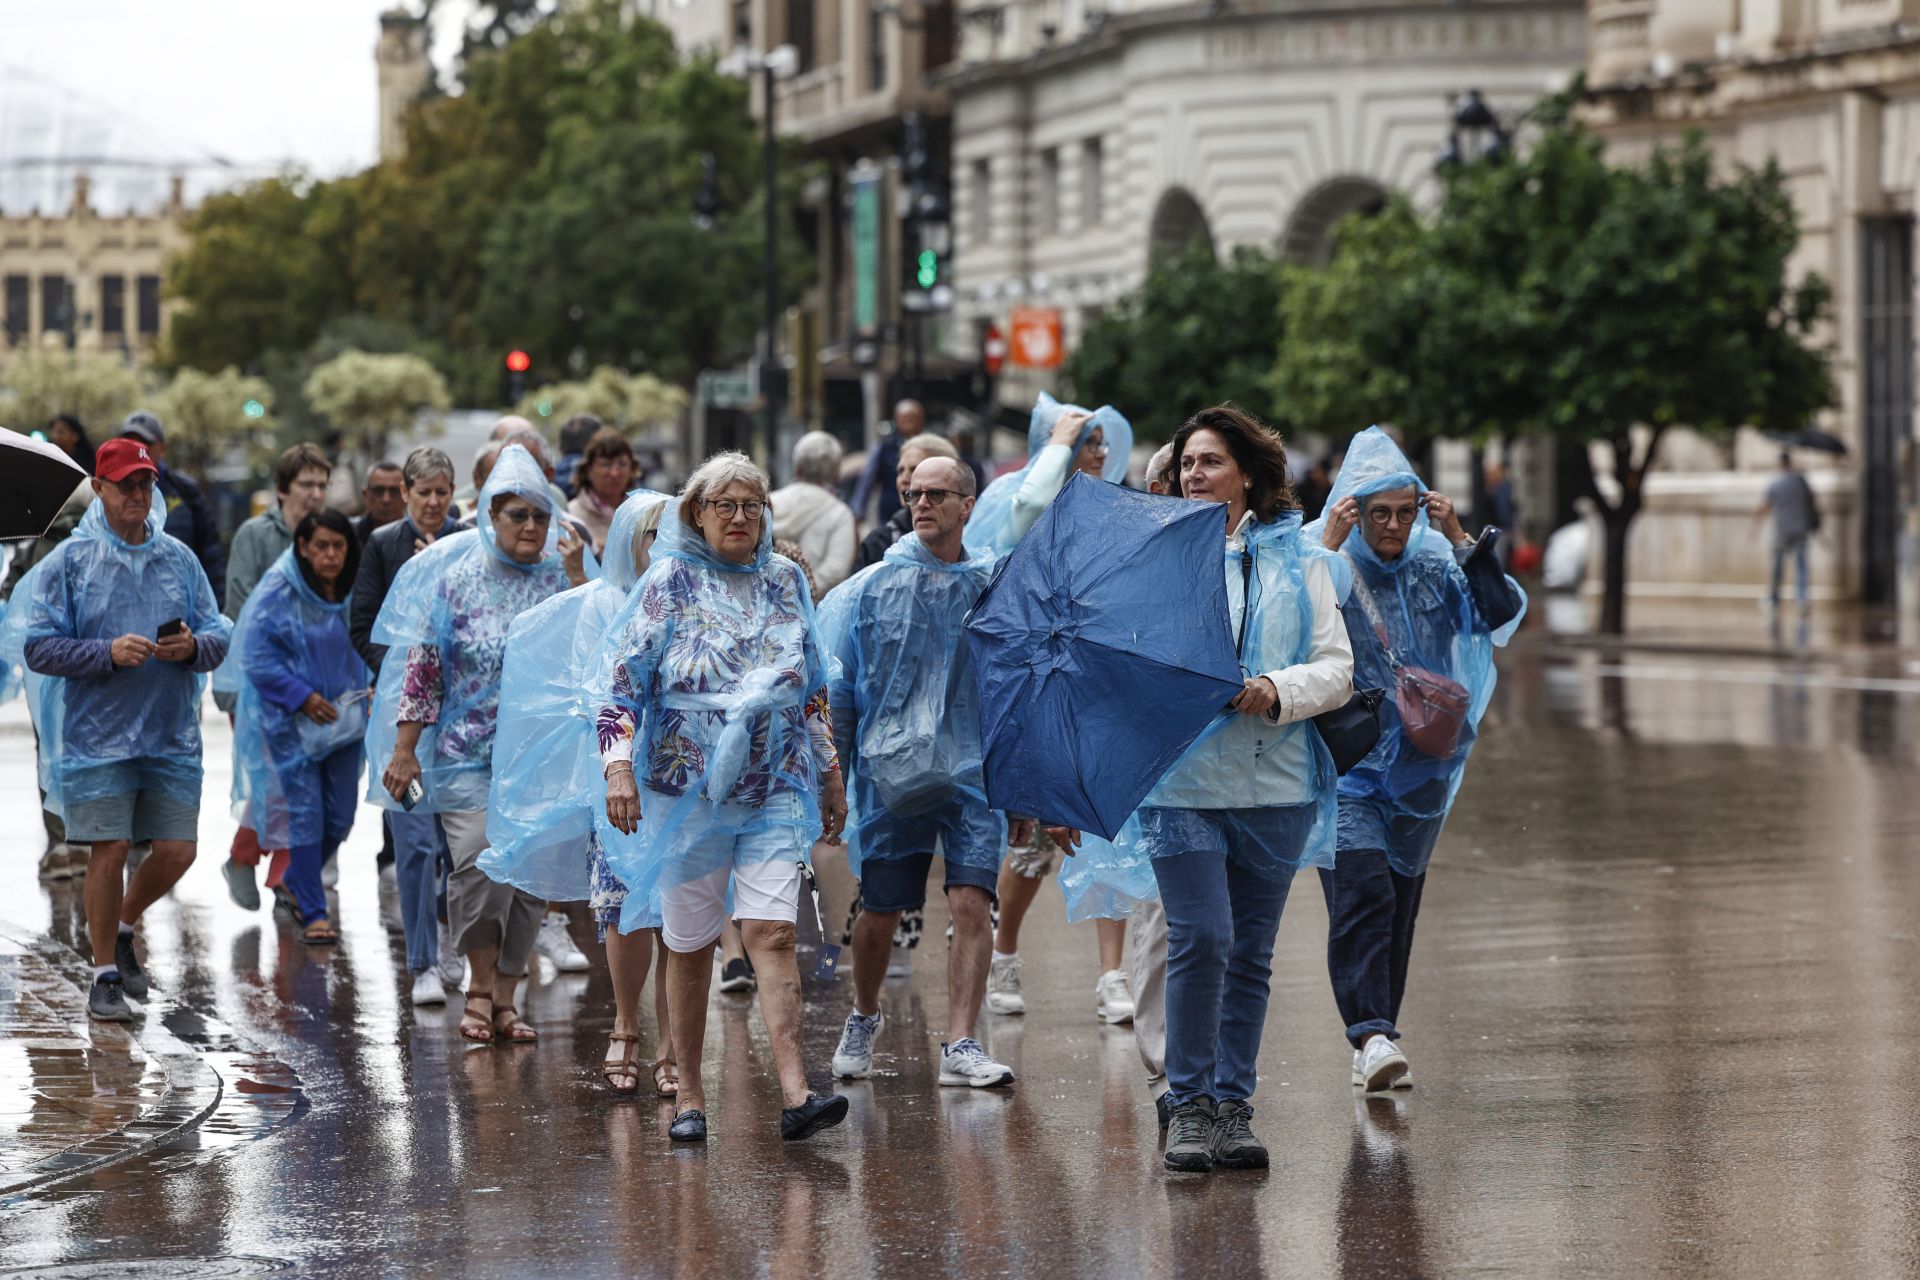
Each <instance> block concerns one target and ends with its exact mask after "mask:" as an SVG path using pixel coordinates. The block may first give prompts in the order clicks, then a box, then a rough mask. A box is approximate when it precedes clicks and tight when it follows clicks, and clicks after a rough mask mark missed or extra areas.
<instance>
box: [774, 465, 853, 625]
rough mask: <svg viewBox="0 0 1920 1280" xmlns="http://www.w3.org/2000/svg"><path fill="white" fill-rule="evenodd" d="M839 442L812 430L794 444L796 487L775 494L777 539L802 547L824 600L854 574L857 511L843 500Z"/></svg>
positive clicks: (786, 487)
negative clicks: (841, 499)
mask: <svg viewBox="0 0 1920 1280" xmlns="http://www.w3.org/2000/svg"><path fill="white" fill-rule="evenodd" d="M843 452H844V451H843V450H842V449H841V447H840V442H839V441H838V440H836V439H835V438H834V437H833V436H831V435H829V434H828V433H826V432H825V431H809V432H807V433H806V434H805V435H803V436H801V437H800V438H799V439H798V440H796V441H794V443H793V483H792V484H790V485H786V486H785V487H783V488H779V489H775V490H774V491H773V497H772V499H771V501H772V504H773V536H774V537H775V538H776V539H790V540H792V541H794V542H797V543H799V544H800V549H801V550H803V551H805V552H806V553H807V562H808V563H809V564H810V565H812V566H813V580H814V583H815V585H816V586H817V588H818V589H819V591H820V593H821V594H822V595H823V596H824V595H825V594H826V593H827V592H829V591H832V590H833V589H834V588H835V587H837V586H839V585H840V584H841V583H842V582H845V581H846V580H847V575H849V574H851V573H852V572H853V553H854V550H855V545H854V543H855V539H854V519H853V511H852V509H851V508H850V507H848V506H847V504H846V503H844V502H842V501H840V494H839V490H838V487H839V484H840V458H841V456H842V453H843Z"/></svg>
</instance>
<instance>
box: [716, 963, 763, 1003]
mask: <svg viewBox="0 0 1920 1280" xmlns="http://www.w3.org/2000/svg"><path fill="white" fill-rule="evenodd" d="M757 985H758V983H757V981H756V980H755V978H754V976H753V961H751V960H744V959H743V960H729V961H727V962H726V964H724V965H722V966H721V968H720V989H721V990H722V991H725V992H726V993H728V994H729V995H732V994H733V993H735V992H740V991H751V990H753V989H754V987H755V986H757Z"/></svg>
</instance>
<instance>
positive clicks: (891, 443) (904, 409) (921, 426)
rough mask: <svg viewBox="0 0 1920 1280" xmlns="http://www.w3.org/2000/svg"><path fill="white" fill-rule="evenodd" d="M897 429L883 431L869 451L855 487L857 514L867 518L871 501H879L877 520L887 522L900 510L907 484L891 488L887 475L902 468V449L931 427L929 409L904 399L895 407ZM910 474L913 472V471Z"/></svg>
mask: <svg viewBox="0 0 1920 1280" xmlns="http://www.w3.org/2000/svg"><path fill="white" fill-rule="evenodd" d="M892 427H893V429H892V430H891V431H888V432H886V433H885V434H883V435H882V436H881V437H880V439H879V441H878V442H877V443H875V444H874V446H873V448H871V449H869V450H868V451H867V461H866V465H865V466H863V467H862V468H861V469H860V479H859V480H858V481H857V482H856V483H855V484H854V486H853V514H854V515H855V516H856V517H858V518H859V519H861V520H865V519H867V503H868V502H869V501H870V500H872V501H877V502H878V504H879V505H878V507H877V508H876V510H875V512H874V515H873V522H874V523H875V524H877V525H884V524H886V523H887V522H888V521H889V520H891V519H893V517H894V516H895V514H896V513H898V512H899V510H900V490H901V489H902V488H904V487H905V486H904V485H900V484H896V485H894V486H893V487H892V488H888V487H887V478H888V477H889V476H892V475H894V473H895V472H897V471H898V470H899V469H900V450H901V448H902V447H903V446H904V445H905V444H906V443H907V442H908V441H909V440H912V439H913V438H914V437H915V436H917V435H919V434H920V433H921V432H922V431H925V430H926V429H927V411H926V408H925V407H924V406H923V405H922V404H921V403H920V402H919V401H918V400H902V401H900V403H898V404H896V405H894V406H893V423H892ZM908 474H912V473H911V472H909V473H908Z"/></svg>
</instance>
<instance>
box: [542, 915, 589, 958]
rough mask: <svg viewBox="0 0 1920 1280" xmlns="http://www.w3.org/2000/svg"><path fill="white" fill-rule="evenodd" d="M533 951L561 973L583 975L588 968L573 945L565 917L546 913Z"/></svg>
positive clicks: (578, 950) (578, 949) (582, 956)
mask: <svg viewBox="0 0 1920 1280" xmlns="http://www.w3.org/2000/svg"><path fill="white" fill-rule="evenodd" d="M533 949H534V950H535V951H538V952H539V953H540V954H541V955H543V956H545V957H546V958H547V959H549V960H551V961H553V967H554V968H556V969H558V970H559V971H560V972H562V973H585V972H586V971H587V969H588V967H589V966H588V964H587V958H586V957H585V956H584V955H582V954H580V948H578V947H576V946H574V945H573V938H572V936H571V935H570V934H568V932H567V918H566V917H565V916H557V915H554V914H553V913H552V912H548V913H547V918H546V919H545V920H542V921H541V922H540V936H539V937H538V938H537V939H535V941H534V944H533Z"/></svg>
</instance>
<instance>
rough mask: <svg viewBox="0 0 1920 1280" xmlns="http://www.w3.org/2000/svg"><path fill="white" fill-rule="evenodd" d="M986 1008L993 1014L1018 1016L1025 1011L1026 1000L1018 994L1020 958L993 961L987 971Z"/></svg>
mask: <svg viewBox="0 0 1920 1280" xmlns="http://www.w3.org/2000/svg"><path fill="white" fill-rule="evenodd" d="M987 1008H988V1010H989V1011H991V1012H993V1013H1001V1014H1006V1015H1008V1016H1009V1017H1014V1016H1018V1015H1019V1014H1023V1013H1025V1012H1026V1011H1027V998H1026V997H1025V996H1023V995H1021V994H1020V957H1019V956H1008V957H1007V958H1006V959H1005V960H1001V959H997V958H996V959H995V960H994V961H993V963H992V965H990V966H989V967H988V969H987Z"/></svg>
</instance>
